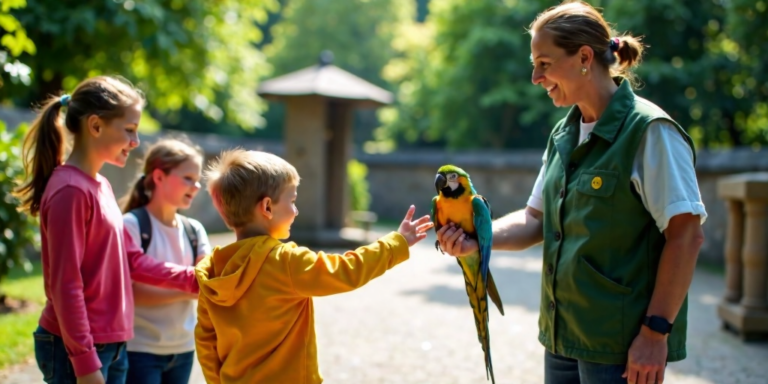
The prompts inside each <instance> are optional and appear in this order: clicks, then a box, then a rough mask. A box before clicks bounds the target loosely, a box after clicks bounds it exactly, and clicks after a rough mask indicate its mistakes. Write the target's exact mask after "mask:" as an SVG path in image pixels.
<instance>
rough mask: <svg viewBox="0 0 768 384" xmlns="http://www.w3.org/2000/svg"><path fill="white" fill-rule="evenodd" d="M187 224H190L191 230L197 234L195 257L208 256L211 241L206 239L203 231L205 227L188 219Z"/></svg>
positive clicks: (206, 236) (205, 233) (206, 234)
mask: <svg viewBox="0 0 768 384" xmlns="http://www.w3.org/2000/svg"><path fill="white" fill-rule="evenodd" d="M189 223H190V224H192V228H194V229H195V233H197V255H198V256H200V255H210V254H211V252H212V247H211V241H210V239H208V233H207V232H206V231H205V227H203V224H202V223H200V222H199V221H197V220H195V219H192V218H190V219H189Z"/></svg>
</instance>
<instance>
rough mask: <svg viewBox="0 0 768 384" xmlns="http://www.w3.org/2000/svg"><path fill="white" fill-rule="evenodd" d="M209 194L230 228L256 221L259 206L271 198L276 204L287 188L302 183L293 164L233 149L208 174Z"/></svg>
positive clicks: (269, 154)
mask: <svg viewBox="0 0 768 384" xmlns="http://www.w3.org/2000/svg"><path fill="white" fill-rule="evenodd" d="M205 178H206V180H207V182H208V193H209V194H210V195H211V198H213V203H214V206H215V207H216V209H217V210H218V211H219V214H220V215H221V217H222V219H224V222H225V223H226V224H227V226H228V227H229V228H242V227H244V226H246V225H248V224H250V223H252V222H253V220H254V208H255V207H256V204H257V203H258V202H259V201H261V200H262V199H264V198H265V197H269V198H270V199H272V201H274V202H275V203H277V202H278V199H279V198H280V194H281V192H282V191H283V188H285V187H286V186H288V185H293V184H296V185H298V183H299V173H298V172H297V171H296V168H294V166H293V165H291V164H290V163H288V162H287V161H285V160H283V159H282V158H280V157H278V156H275V155H273V154H271V153H267V152H261V151H246V150H244V149H233V150H229V151H224V152H222V153H221V156H219V158H218V159H217V160H215V161H213V162H212V163H211V165H209V166H208V168H207V169H206V171H205Z"/></svg>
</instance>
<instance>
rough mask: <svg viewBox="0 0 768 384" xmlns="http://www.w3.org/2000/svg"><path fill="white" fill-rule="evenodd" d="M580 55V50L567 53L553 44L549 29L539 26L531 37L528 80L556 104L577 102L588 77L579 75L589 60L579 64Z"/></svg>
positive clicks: (561, 105)
mask: <svg viewBox="0 0 768 384" xmlns="http://www.w3.org/2000/svg"><path fill="white" fill-rule="evenodd" d="M582 57H583V55H581V54H579V53H576V54H575V55H573V56H568V54H567V53H566V52H565V50H563V49H562V48H559V47H557V46H556V45H555V43H554V40H553V38H552V34H551V32H549V31H547V30H545V29H542V30H540V31H538V32H536V33H535V34H534V35H533V38H532V39H531V59H532V60H533V74H532V76H531V81H532V82H533V84H534V85H541V86H542V87H543V88H544V89H545V90H546V91H547V94H548V95H549V97H550V98H551V99H552V103H554V104H555V106H556V107H568V106H571V105H574V104H577V103H578V102H579V101H580V100H581V94H582V93H581V92H580V91H581V90H582V89H583V87H585V86H587V78H588V76H585V75H582V72H581V69H582V68H585V67H586V68H587V69H589V65H588V63H582V61H583V60H582Z"/></svg>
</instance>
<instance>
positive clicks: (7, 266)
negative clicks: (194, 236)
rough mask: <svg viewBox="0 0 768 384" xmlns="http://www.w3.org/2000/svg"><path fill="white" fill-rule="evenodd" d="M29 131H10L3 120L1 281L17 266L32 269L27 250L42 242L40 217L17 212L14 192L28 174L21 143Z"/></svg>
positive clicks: (0, 132) (0, 139)
mask: <svg viewBox="0 0 768 384" xmlns="http://www.w3.org/2000/svg"><path fill="white" fill-rule="evenodd" d="M25 132H26V126H22V127H20V128H19V129H17V130H16V131H15V132H12V133H11V132H8V131H7V130H6V127H5V123H3V122H2V121H0V170H3V171H2V173H0V196H2V200H0V228H2V231H3V232H2V233H0V281H2V279H3V278H4V277H5V276H6V275H7V274H8V272H9V271H10V270H11V269H12V268H13V267H14V266H22V267H23V268H25V269H27V270H28V269H29V268H31V264H30V263H29V261H28V260H27V258H26V257H25V252H27V251H29V250H30V248H32V247H33V246H37V244H39V230H38V226H37V220H35V219H33V218H32V217H30V216H28V215H26V214H24V213H21V212H19V211H17V210H16V207H17V206H18V201H16V199H15V198H14V197H13V196H12V195H11V192H12V191H13V188H15V187H16V180H17V179H19V178H21V177H22V176H23V175H24V167H23V165H22V162H21V143H22V140H23V137H24V133H25Z"/></svg>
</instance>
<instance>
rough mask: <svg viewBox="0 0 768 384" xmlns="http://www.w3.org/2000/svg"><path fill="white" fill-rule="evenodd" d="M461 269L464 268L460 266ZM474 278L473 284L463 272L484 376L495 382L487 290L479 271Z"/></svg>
mask: <svg viewBox="0 0 768 384" xmlns="http://www.w3.org/2000/svg"><path fill="white" fill-rule="evenodd" d="M459 265H461V261H459ZM462 271H466V270H465V269H464V268H462ZM476 279H477V281H478V284H474V285H473V284H472V282H471V281H470V279H469V278H468V277H467V275H466V272H465V273H464V286H465V288H466V290H467V297H468V298H469V305H470V306H471V307H472V314H473V315H474V318H475V327H476V328H477V340H478V341H479V342H480V345H481V346H482V348H483V356H484V358H485V374H486V378H488V377H490V379H491V381H492V383H493V384H495V383H496V379H495V377H494V375H493V363H492V362H491V336H490V332H489V329H488V291H487V290H486V287H485V284H483V283H482V280H481V279H482V277H481V276H480V275H479V273H478V275H477V277H476Z"/></svg>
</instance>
